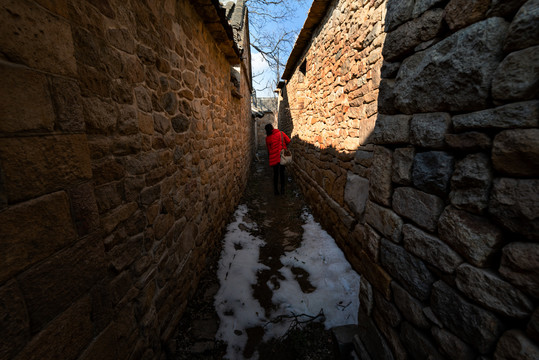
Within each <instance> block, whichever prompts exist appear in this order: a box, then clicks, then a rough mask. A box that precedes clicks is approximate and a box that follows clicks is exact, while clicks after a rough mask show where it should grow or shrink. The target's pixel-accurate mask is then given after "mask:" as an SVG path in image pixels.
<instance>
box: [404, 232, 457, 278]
mask: <svg viewBox="0 0 539 360" xmlns="http://www.w3.org/2000/svg"><path fill="white" fill-rule="evenodd" d="M402 231H403V235H404V248H405V249H406V250H408V251H409V252H411V253H412V254H414V255H415V256H417V257H419V258H420V259H423V260H424V261H426V262H428V263H429V264H431V265H432V266H434V267H436V268H438V269H440V270H441V271H443V272H445V273H448V274H452V273H453V272H454V271H455V269H456V268H457V266H459V265H460V264H461V263H462V262H463V260H462V258H461V257H460V256H459V255H458V254H457V253H456V252H455V251H453V250H452V249H451V248H450V247H449V246H447V244H445V243H444V242H442V241H440V239H438V238H436V237H434V236H432V235H430V234H427V233H425V232H423V231H421V230H419V229H418V228H416V227H414V226H412V225H408V224H406V225H404V226H403V228H402Z"/></svg>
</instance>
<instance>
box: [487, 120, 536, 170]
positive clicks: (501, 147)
mask: <svg viewBox="0 0 539 360" xmlns="http://www.w3.org/2000/svg"><path fill="white" fill-rule="evenodd" d="M492 163H493V165H494V168H495V169H496V170H497V171H499V172H501V173H504V174H507V175H513V176H517V177H521V176H522V177H539V129H518V130H506V131H502V132H501V133H499V134H498V135H496V137H495V138H494V143H493V147H492Z"/></svg>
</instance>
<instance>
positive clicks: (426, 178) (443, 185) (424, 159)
mask: <svg viewBox="0 0 539 360" xmlns="http://www.w3.org/2000/svg"><path fill="white" fill-rule="evenodd" d="M453 162H454V160H453V156H451V155H449V154H448V153H446V152H443V151H429V152H423V153H419V154H416V156H415V158H414V165H413V170H412V180H413V183H414V186H415V187H417V188H419V189H421V190H423V191H425V192H428V193H431V194H435V195H438V196H445V195H446V193H447V191H448V190H449V180H450V178H451V174H452V172H453Z"/></svg>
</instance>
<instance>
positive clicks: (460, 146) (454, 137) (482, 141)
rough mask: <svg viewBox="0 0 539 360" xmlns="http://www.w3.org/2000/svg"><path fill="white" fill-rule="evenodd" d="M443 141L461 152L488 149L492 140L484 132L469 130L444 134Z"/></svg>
mask: <svg viewBox="0 0 539 360" xmlns="http://www.w3.org/2000/svg"><path fill="white" fill-rule="evenodd" d="M445 143H446V144H447V145H448V146H449V147H451V148H453V149H455V150H460V151H463V152H470V153H473V152H477V151H484V150H487V149H490V147H491V146H492V141H491V140H490V137H489V136H488V135H486V134H483V133H480V132H477V131H470V132H466V133H462V134H446V135H445Z"/></svg>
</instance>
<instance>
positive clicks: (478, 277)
mask: <svg viewBox="0 0 539 360" xmlns="http://www.w3.org/2000/svg"><path fill="white" fill-rule="evenodd" d="M456 284H457V288H458V289H459V290H460V291H462V292H463V293H464V294H466V296H468V297H469V298H470V299H473V300H475V301H476V302H478V303H479V304H481V305H483V306H485V307H486V308H487V309H490V310H492V311H495V312H497V313H499V314H502V315H505V316H508V317H511V318H519V319H523V318H526V317H528V316H530V314H531V312H532V311H533V303H532V301H531V300H530V299H529V298H528V297H527V296H526V295H524V294H523V293H522V292H520V291H519V290H517V289H516V288H515V287H513V286H512V285H511V284H509V283H507V282H505V281H504V280H502V279H501V278H499V277H498V276H496V275H495V274H494V273H492V272H490V271H487V270H482V269H477V268H475V267H473V266H471V265H468V264H463V265H461V266H460V267H459V268H458V269H457V279H456Z"/></svg>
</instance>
